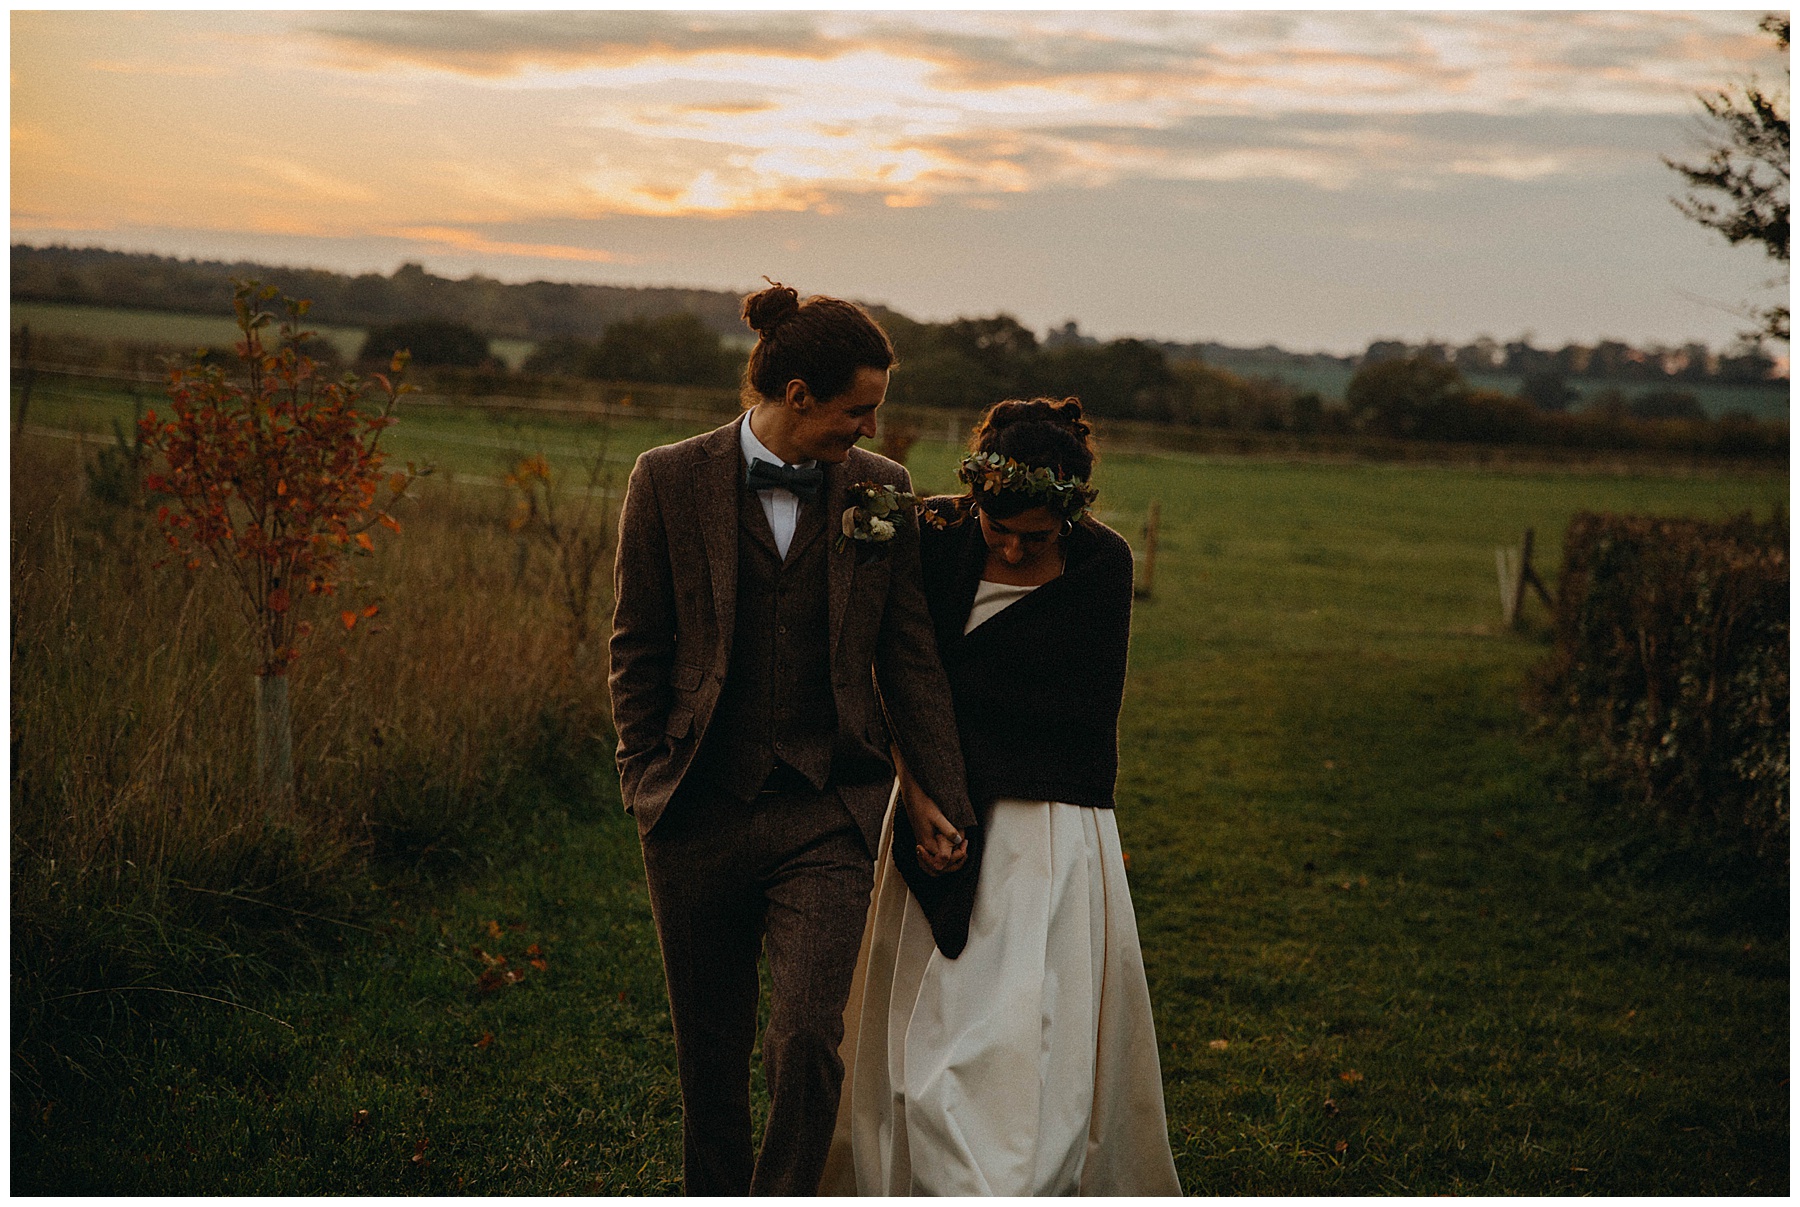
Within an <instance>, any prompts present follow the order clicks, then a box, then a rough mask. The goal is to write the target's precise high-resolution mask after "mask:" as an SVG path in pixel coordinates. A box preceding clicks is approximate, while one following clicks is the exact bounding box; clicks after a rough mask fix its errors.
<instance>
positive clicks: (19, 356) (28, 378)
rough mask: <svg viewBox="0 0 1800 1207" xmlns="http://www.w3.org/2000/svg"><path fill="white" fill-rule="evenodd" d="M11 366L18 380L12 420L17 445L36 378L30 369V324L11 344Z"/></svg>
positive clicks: (21, 328) (34, 371)
mask: <svg viewBox="0 0 1800 1207" xmlns="http://www.w3.org/2000/svg"><path fill="white" fill-rule="evenodd" d="M13 365H14V367H15V368H16V370H17V372H18V378H19V415H18V418H17V419H15V420H13V443H14V444H17V443H18V442H19V433H21V432H23V431H24V430H25V412H26V411H28V410H30V409H31V386H32V382H33V379H34V378H35V377H36V376H37V370H36V369H33V368H32V367H31V324H30V323H26V324H25V325H24V326H22V327H20V328H19V338H18V340H17V341H15V342H14V344H13Z"/></svg>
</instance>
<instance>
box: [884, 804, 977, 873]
mask: <svg viewBox="0 0 1800 1207" xmlns="http://www.w3.org/2000/svg"><path fill="white" fill-rule="evenodd" d="M908 787H910V788H911V790H910V791H908V790H907V788H908ZM900 799H901V801H902V802H903V803H904V804H905V805H906V817H907V820H908V821H910V822H912V828H913V834H914V836H916V837H917V838H918V840H919V841H918V846H917V848H916V850H917V852H918V856H919V866H920V867H922V868H924V869H925V870H926V871H927V872H929V873H930V874H931V875H933V876H942V875H944V874H945V873H948V872H954V871H956V870H957V869H958V868H960V867H962V865H963V861H964V860H966V859H967V858H968V857H969V843H968V839H967V837H965V836H964V834H963V833H962V831H960V830H958V829H957V828H956V827H955V826H953V825H951V824H950V819H949V818H947V817H945V816H944V812H943V810H942V809H939V808H938V807H937V804H936V802H934V801H933V800H932V799H931V798H930V797H929V796H926V795H925V794H924V793H923V792H921V791H919V789H918V787H917V786H916V785H907V786H906V787H903V788H902V790H901V793H900Z"/></svg>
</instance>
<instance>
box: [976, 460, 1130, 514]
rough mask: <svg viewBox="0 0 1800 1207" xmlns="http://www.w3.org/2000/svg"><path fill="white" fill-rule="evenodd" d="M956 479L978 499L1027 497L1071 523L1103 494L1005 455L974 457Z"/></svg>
mask: <svg viewBox="0 0 1800 1207" xmlns="http://www.w3.org/2000/svg"><path fill="white" fill-rule="evenodd" d="M956 476H957V477H959V478H961V479H962V480H963V481H964V482H966V483H967V484H968V486H969V489H970V490H972V491H973V492H974V493H976V494H978V495H997V494H1014V495H1024V496H1025V497H1026V498H1028V499H1034V500H1037V501H1038V502H1039V503H1040V504H1041V505H1042V506H1044V507H1047V508H1049V509H1050V510H1051V512H1053V513H1054V514H1056V515H1059V516H1061V517H1062V518H1063V519H1065V520H1069V521H1070V522H1074V521H1076V520H1079V519H1080V518H1081V517H1082V516H1083V515H1085V514H1087V509H1088V506H1089V505H1090V504H1092V503H1093V501H1094V498H1095V497H1096V496H1097V495H1098V494H1099V493H1100V492H1099V491H1097V490H1095V489H1094V488H1093V487H1092V486H1089V485H1088V484H1087V482H1086V481H1085V480H1083V479H1081V478H1064V477H1060V476H1058V475H1057V472H1056V471H1055V470H1053V469H1051V468H1049V467H1048V466H1043V465H1026V464H1024V463H1023V462H1020V461H1014V460H1013V459H1012V458H1011V457H1008V456H1005V455H1003V454H1001V453H970V454H969V455H968V456H966V457H964V458H963V459H962V465H961V466H960V467H959V468H958V470H957V475H956Z"/></svg>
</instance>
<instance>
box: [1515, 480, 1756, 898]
mask: <svg viewBox="0 0 1800 1207" xmlns="http://www.w3.org/2000/svg"><path fill="white" fill-rule="evenodd" d="M1563 558H1564V561H1563V572H1562V584H1561V589H1560V590H1559V591H1558V593H1557V614H1556V638H1555V640H1556V644H1555V652H1554V653H1553V654H1552V655H1551V657H1550V659H1549V660H1548V662H1547V663H1546V664H1545V665H1544V666H1543V667H1542V668H1541V669H1540V673H1539V676H1538V679H1537V688H1538V703H1539V705H1540V707H1541V708H1542V710H1543V711H1544V712H1545V713H1546V714H1548V715H1549V716H1550V717H1551V718H1553V719H1556V720H1559V721H1561V722H1563V723H1564V724H1565V725H1567V726H1568V727H1569V729H1570V730H1571V731H1572V735H1573V736H1574V737H1575V738H1576V739H1577V741H1578V742H1579V745H1580V750H1581V754H1580V764H1581V771H1582V774H1583V777H1584V778H1585V779H1586V780H1587V781H1588V782H1589V783H1590V784H1594V785H1596V786H1601V787H1603V788H1605V789H1607V790H1608V791H1610V792H1611V793H1613V794H1616V796H1617V797H1618V799H1619V800H1620V802H1621V803H1623V804H1624V805H1625V806H1626V807H1627V808H1629V809H1630V810H1632V811H1633V812H1635V813H1637V814H1638V815H1639V816H1642V817H1644V818H1646V819H1648V820H1651V821H1654V822H1656V823H1659V824H1663V825H1668V826H1673V827H1675V828H1677V829H1679V830H1681V831H1683V832H1685V833H1686V834H1688V835H1689V836H1690V837H1692V838H1694V839H1697V840H1700V841H1702V842H1706V843H1719V844H1724V845H1726V846H1728V847H1732V848H1741V849H1745V850H1747V851H1748V852H1750V853H1751V854H1753V855H1754V856H1755V857H1756V858H1758V859H1759V860H1761V861H1764V862H1765V863H1767V864H1769V865H1771V866H1776V867H1782V868H1785V866H1786V865H1787V861H1788V525H1787V520H1786V517H1785V516H1783V515H1781V514H1779V513H1778V514H1777V515H1776V516H1775V517H1774V518H1772V519H1770V520H1767V521H1757V520H1754V519H1753V518H1752V517H1751V516H1749V515H1743V516H1740V517H1738V518H1736V519H1732V520H1727V521H1723V522H1707V521H1701V520H1684V519H1659V518H1656V517H1652V516H1621V515H1598V514H1594V513H1591V512H1583V513H1581V514H1578V515H1577V516H1575V518H1574V519H1573V520H1571V521H1570V523H1569V530H1568V533H1567V535H1566V536H1565V537H1564V540H1563Z"/></svg>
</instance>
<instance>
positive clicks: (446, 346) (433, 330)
mask: <svg viewBox="0 0 1800 1207" xmlns="http://www.w3.org/2000/svg"><path fill="white" fill-rule="evenodd" d="M399 352H411V353H412V363H413V364H415V365H420V366H423V367H425V368H433V367H435V366H438V365H455V366H461V367H463V368H470V369H474V368H479V367H480V366H482V365H484V364H486V363H487V362H488V361H490V360H492V359H493V356H492V354H491V353H490V352H489V351H488V342H487V340H486V339H485V338H483V337H482V336H481V335H479V334H477V333H476V331H475V329H474V328H473V327H470V326H469V325H468V324H466V323H452V322H449V321H448V320H445V319H416V320H413V321H411V322H405V323H393V324H390V325H388V326H385V327H371V328H369V334H368V336H367V337H366V338H365V339H364V340H363V346H362V352H361V353H360V354H359V355H358V357H357V359H358V360H360V361H362V362H363V363H365V364H386V363H387V362H389V361H390V360H392V359H393V358H394V356H395V354H396V353H399Z"/></svg>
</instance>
